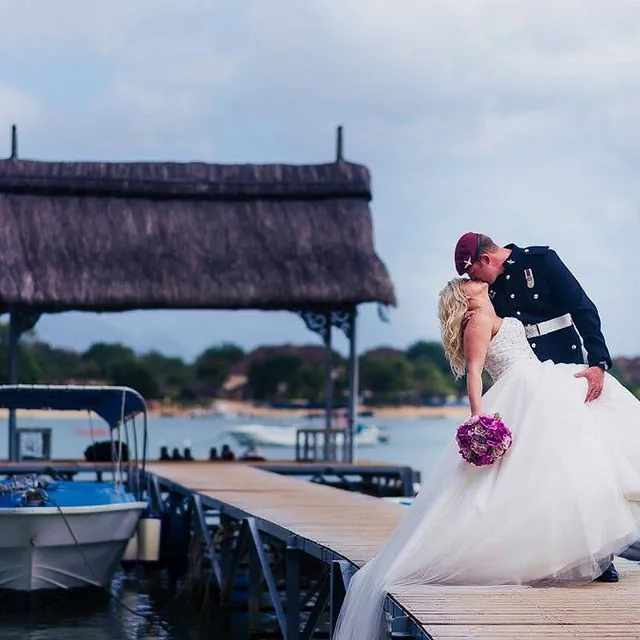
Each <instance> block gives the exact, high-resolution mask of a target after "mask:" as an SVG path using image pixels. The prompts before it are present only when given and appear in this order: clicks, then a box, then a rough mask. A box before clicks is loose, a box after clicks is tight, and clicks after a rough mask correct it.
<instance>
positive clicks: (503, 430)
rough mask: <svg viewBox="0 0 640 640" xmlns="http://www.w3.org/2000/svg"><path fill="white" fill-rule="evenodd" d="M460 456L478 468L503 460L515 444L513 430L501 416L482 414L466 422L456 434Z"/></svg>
mask: <svg viewBox="0 0 640 640" xmlns="http://www.w3.org/2000/svg"><path fill="white" fill-rule="evenodd" d="M456 442H457V443H458V448H459V450H460V455H461V456H462V457H463V458H464V459H465V460H466V461H467V462H469V463H471V464H475V465H476V466H477V467H484V466H486V465H489V464H493V463H494V462H495V461H496V460H499V459H500V458H502V456H503V455H504V454H505V453H506V452H507V450H508V449H509V447H510V446H511V444H512V442H513V437H512V435H511V430H510V429H509V427H507V425H506V424H505V423H504V422H502V420H501V418H500V414H498V413H496V414H494V415H488V414H480V415H479V416H472V417H471V418H469V419H468V420H465V421H464V422H463V423H462V424H461V425H460V426H459V427H458V431H457V433H456Z"/></svg>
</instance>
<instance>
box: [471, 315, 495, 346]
mask: <svg viewBox="0 0 640 640" xmlns="http://www.w3.org/2000/svg"><path fill="white" fill-rule="evenodd" d="M494 321H495V318H494V317H492V315H491V314H489V313H485V312H483V311H478V312H477V313H474V314H473V316H471V318H470V319H469V322H468V323H467V325H466V327H465V329H464V337H465V339H467V340H469V339H483V338H485V339H486V338H489V339H490V338H491V336H492V335H493V325H494Z"/></svg>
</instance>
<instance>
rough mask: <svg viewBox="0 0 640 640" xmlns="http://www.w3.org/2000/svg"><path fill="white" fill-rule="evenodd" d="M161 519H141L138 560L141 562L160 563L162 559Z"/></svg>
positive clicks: (139, 524)
mask: <svg viewBox="0 0 640 640" xmlns="http://www.w3.org/2000/svg"><path fill="white" fill-rule="evenodd" d="M161 524H162V521H161V520H160V519H159V518H141V519H140V522H139V523H138V536H137V537H138V550H137V551H138V560H139V561H140V562H158V560H159V559H160V528H161Z"/></svg>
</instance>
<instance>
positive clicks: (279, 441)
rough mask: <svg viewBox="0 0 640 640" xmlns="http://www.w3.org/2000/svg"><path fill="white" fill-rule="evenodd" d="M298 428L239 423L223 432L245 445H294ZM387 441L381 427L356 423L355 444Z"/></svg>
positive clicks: (365, 444)
mask: <svg viewBox="0 0 640 640" xmlns="http://www.w3.org/2000/svg"><path fill="white" fill-rule="evenodd" d="M298 428H299V427H298V426H296V425H291V426H284V425H266V424H241V425H235V426H233V427H229V428H227V429H225V431H224V433H225V434H227V435H230V436H232V437H233V438H234V439H235V440H237V441H238V443H239V444H241V445H243V446H247V447H250V446H262V447H295V446H296V439H297V432H298ZM387 441H388V437H387V435H386V433H385V432H384V430H383V429H382V428H381V427H378V426H377V425H367V424H364V423H358V424H357V425H356V436H355V442H356V445H357V446H360V447H363V446H365V447H366V446H374V445H377V444H381V443H385V442H387Z"/></svg>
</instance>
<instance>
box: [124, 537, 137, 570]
mask: <svg viewBox="0 0 640 640" xmlns="http://www.w3.org/2000/svg"><path fill="white" fill-rule="evenodd" d="M138 547H139V544H138V531H137V530H136V531H135V532H134V534H133V535H132V536H131V537H130V538H129V542H128V543H127V548H126V549H125V550H124V555H123V556H122V562H135V561H136V560H137V559H138V553H139V552H138Z"/></svg>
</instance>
